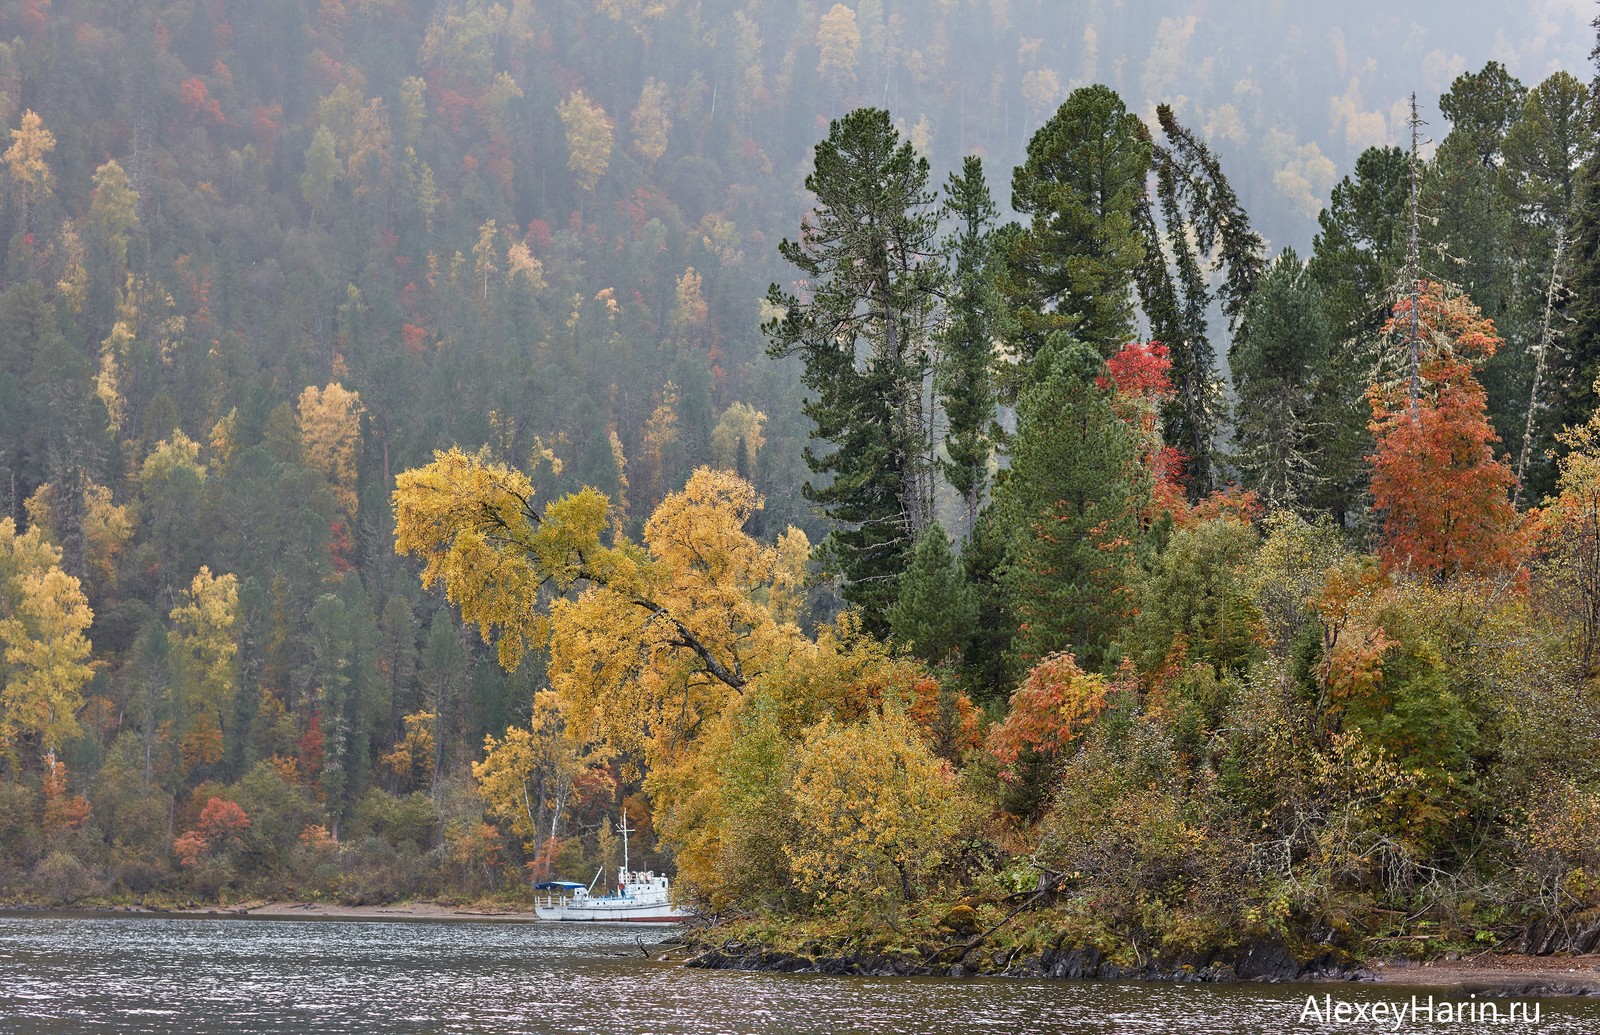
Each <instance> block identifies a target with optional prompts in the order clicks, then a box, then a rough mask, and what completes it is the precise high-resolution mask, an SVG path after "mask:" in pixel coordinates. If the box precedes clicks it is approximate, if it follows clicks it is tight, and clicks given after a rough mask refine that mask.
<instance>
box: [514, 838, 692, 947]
mask: <svg viewBox="0 0 1600 1035" xmlns="http://www.w3.org/2000/svg"><path fill="white" fill-rule="evenodd" d="M618 829H619V832H620V833H621V834H622V873H621V875H620V878H619V879H618V881H617V890H616V891H615V892H614V893H612V894H609V895H595V894H592V893H591V888H592V887H593V882H591V883H590V885H589V886H588V887H585V886H584V885H582V884H578V883H576V882H575V881H542V882H540V883H538V884H535V885H534V888H535V890H538V891H550V892H554V894H550V895H544V896H541V897H539V898H537V899H535V900H534V905H533V911H534V913H535V914H536V915H537V916H538V917H539V919H540V920H569V921H580V922H587V923H599V924H617V923H622V924H676V923H682V922H683V921H684V920H687V919H688V918H689V916H690V914H689V912H688V910H685V909H680V908H679V907H677V906H675V905H673V904H672V888H671V881H670V880H669V879H668V878H667V877H663V876H658V875H657V874H655V873H652V872H650V871H648V870H645V871H637V870H631V869H629V868H628V834H629V833H631V831H630V830H629V829H628V822H627V817H623V821H622V825H621V826H620V827H619V828H618ZM599 879H600V874H598V873H597V874H595V880H599Z"/></svg>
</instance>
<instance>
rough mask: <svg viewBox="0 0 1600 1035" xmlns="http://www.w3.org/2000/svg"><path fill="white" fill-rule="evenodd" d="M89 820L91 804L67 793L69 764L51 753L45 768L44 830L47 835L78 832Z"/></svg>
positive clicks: (46, 759)
mask: <svg viewBox="0 0 1600 1035" xmlns="http://www.w3.org/2000/svg"><path fill="white" fill-rule="evenodd" d="M88 818H89V802H88V801H87V800H85V799H84V797H83V795H81V794H69V793H67V764H66V763H65V762H61V761H58V760H57V759H56V756H55V753H54V752H51V753H50V754H49V755H48V756H46V758H45V767H44V829H45V833H47V834H51V835H54V834H60V833H63V832H65V831H68V830H76V829H78V828H79V827H81V826H83V824H84V823H85V822H86V821H87V820H88Z"/></svg>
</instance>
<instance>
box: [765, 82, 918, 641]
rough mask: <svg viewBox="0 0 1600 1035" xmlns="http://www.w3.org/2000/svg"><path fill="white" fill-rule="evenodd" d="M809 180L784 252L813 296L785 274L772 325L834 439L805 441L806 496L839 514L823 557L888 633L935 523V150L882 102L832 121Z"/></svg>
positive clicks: (818, 419)
mask: <svg viewBox="0 0 1600 1035" xmlns="http://www.w3.org/2000/svg"><path fill="white" fill-rule="evenodd" d="M805 185H806V189H807V190H809V191H811V192H812V194H814V195H815V196H816V202H817V204H816V208H815V210H814V212H813V214H812V216H811V217H810V219H809V221H808V223H807V226H806V227H805V231H804V233H803V235H802V236H801V239H800V240H799V241H789V240H785V241H784V242H783V243H782V244H781V245H779V252H780V253H781V254H782V255H783V257H784V258H785V259H787V260H789V262H791V263H793V264H794V266H795V267H796V269H797V270H798V271H799V273H800V275H801V276H803V277H804V278H805V280H806V281H807V283H808V285H809V288H810V291H811V295H810V298H809V299H808V300H806V301H804V302H802V301H801V300H800V299H799V298H797V297H796V296H794V295H792V294H788V293H786V292H784V291H782V290H781V289H780V288H779V287H778V286H777V285H776V284H774V285H772V286H771V288H769V289H768V292H767V300H768V303H769V304H770V305H771V306H773V307H775V308H776V309H778V310H780V311H781V312H782V313H783V316H782V317H781V318H779V319H775V320H773V321H771V322H769V323H767V324H766V325H765V326H764V327H763V328H762V329H763V331H764V333H765V334H766V335H767V337H768V340H769V345H768V352H769V353H770V354H771V355H772V356H774V357H775V358H783V357H787V356H799V357H800V358H801V360H802V361H803V362H804V364H805V372H804V375H803V377H804V381H805V384H806V387H807V388H808V389H810V390H811V391H812V392H814V393H815V395H814V396H812V397H811V398H809V399H807V400H806V403H805V412H806V415H807V416H809V417H810V418H811V420H812V422H813V424H814V425H815V433H814V438H815V439H816V440H818V441H820V442H821V443H823V445H822V447H821V448H817V447H812V446H808V447H807V449H806V454H805V455H806V464H807V466H808V467H809V468H810V469H811V471H812V472H813V473H814V474H817V475H821V476H822V477H821V478H819V479H817V480H816V481H813V482H808V483H807V485H806V488H805V493H806V497H807V498H808V499H810V500H811V501H813V502H814V503H816V504H817V505H818V506H819V507H820V508H821V510H822V512H823V513H824V514H825V515H826V516H828V517H830V518H832V519H833V520H834V521H836V522H838V526H837V527H836V528H835V529H834V531H833V532H831V533H830V534H829V536H828V540H827V542H826V543H825V544H824V551H823V552H824V556H828V557H831V558H833V559H834V560H835V561H836V562H837V564H838V566H839V570H840V572H841V573H842V574H843V576H844V580H845V587H844V595H845V599H846V600H847V601H849V602H850V603H852V604H855V605H857V606H859V607H860V608H861V612H862V618H863V622H864V624H865V626H866V628H867V629H868V630H869V631H871V632H873V633H875V634H882V633H884V632H886V631H887V625H886V621H885V618H884V614H885V612H886V611H887V610H888V608H889V606H890V605H891V604H892V603H893V602H894V598H895V594H896V584H897V582H898V580H899V577H900V573H901V572H902V571H903V570H904V569H905V567H906V563H907V559H908V556H909V554H910V552H911V548H912V545H913V544H914V542H915V540H916V537H917V535H918V533H919V532H921V531H922V530H924V529H926V528H928V527H930V526H931V524H932V511H933V480H932V479H933V473H934V472H933V462H932V456H931V448H930V442H929V435H928V421H927V415H926V414H925V413H924V411H923V389H924V385H925V383H926V379H927V376H928V372H929V366H930V357H929V352H928V339H929V323H930V321H931V319H932V315H933V312H934V306H935V303H936V300H937V297H938V295H939V294H940V292H941V290H942V284H943V280H944V269H943V266H942V264H941V263H939V262H938V261H937V241H936V234H937V222H938V220H937V210H936V208H935V207H934V206H933V201H934V198H933V195H932V193H931V192H930V191H929V189H928V162H927V160H926V159H925V158H922V157H920V156H918V155H917V154H916V152H915V150H914V149H913V148H912V147H911V145H910V144H909V143H906V142H904V141H902V140H901V139H900V134H899V133H898V132H897V131H896V130H895V128H894V126H893V124H892V123H891V122H890V119H889V113H888V112H886V111H882V110H880V109H876V108H862V109H858V110H856V111H853V112H851V113H850V114H848V115H846V116H845V117H844V118H842V119H838V120H835V121H834V122H833V124H832V125H831V126H830V128H829V132H828V137H827V139H826V140H824V141H822V142H821V143H820V144H818V145H817V150H816V165H815V169H814V170H813V172H812V173H811V175H809V176H807V177H806V181H805Z"/></svg>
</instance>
